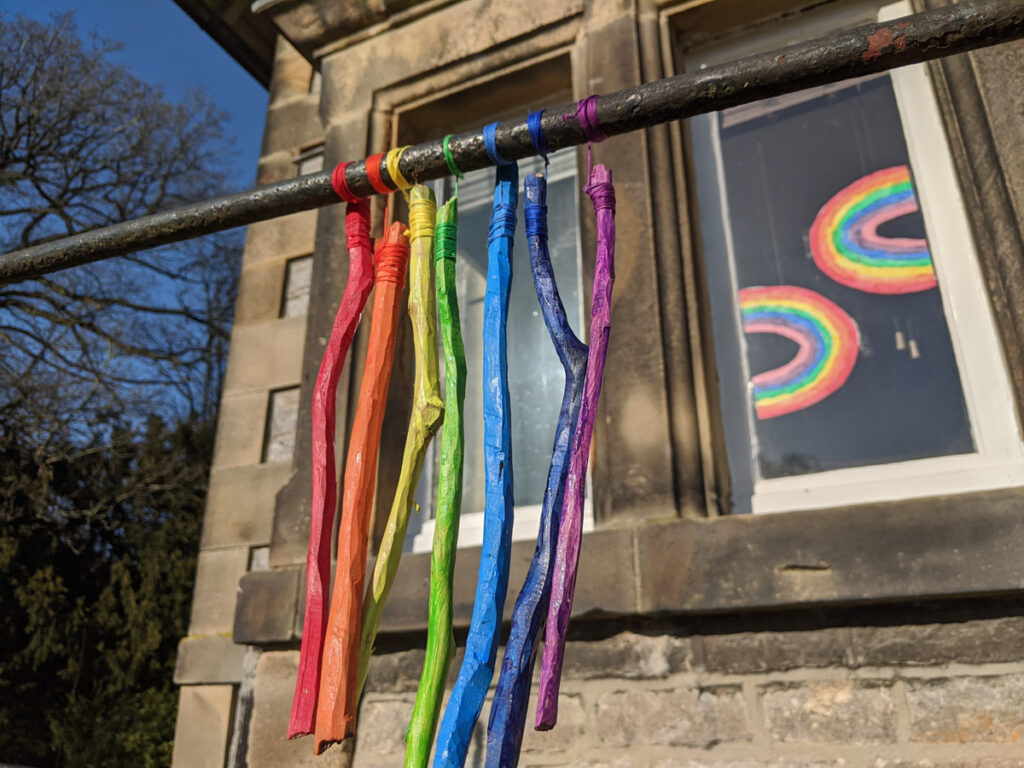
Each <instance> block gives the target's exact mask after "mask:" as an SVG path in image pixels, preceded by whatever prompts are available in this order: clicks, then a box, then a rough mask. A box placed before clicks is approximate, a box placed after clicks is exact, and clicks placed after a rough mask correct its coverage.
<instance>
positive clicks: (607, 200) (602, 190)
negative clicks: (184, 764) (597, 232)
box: [583, 166, 615, 213]
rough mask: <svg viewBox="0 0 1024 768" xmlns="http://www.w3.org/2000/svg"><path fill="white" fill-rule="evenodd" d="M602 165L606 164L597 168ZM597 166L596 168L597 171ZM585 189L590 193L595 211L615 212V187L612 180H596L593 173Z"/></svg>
mask: <svg viewBox="0 0 1024 768" xmlns="http://www.w3.org/2000/svg"><path fill="white" fill-rule="evenodd" d="M602 167H604V166H597V168H602ZM597 168H595V169H594V170H595V171H596V170H597ZM583 190H584V191H585V192H586V193H587V194H588V195H590V199H591V200H592V201H593V203H594V213H597V212H598V211H611V212H612V213H614V212H615V187H614V186H613V185H612V182H611V181H594V178H593V175H591V178H590V180H589V181H588V182H587V186H585V187H584V188H583Z"/></svg>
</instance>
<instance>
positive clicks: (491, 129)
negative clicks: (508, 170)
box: [484, 123, 513, 165]
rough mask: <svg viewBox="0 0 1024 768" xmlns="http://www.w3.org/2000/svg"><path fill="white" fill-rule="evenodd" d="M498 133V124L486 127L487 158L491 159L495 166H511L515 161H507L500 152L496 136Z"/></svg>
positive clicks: (485, 145)
mask: <svg viewBox="0 0 1024 768" xmlns="http://www.w3.org/2000/svg"><path fill="white" fill-rule="evenodd" d="M497 131H498V124H497V123H490V124H488V125H485V126H484V149H485V150H486V151H487V156H488V157H489V158H491V162H492V163H494V164H495V165H511V164H512V162H513V161H512V160H506V159H505V158H504V157H502V156H501V153H500V152H499V151H498V145H497V144H496V138H497V137H496V135H495V134H496V133H497Z"/></svg>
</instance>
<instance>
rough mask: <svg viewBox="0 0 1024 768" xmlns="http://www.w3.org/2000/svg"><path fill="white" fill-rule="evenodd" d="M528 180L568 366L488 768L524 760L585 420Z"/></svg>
mask: <svg viewBox="0 0 1024 768" xmlns="http://www.w3.org/2000/svg"><path fill="white" fill-rule="evenodd" d="M524 187H525V189H524V198H525V202H524V204H523V216H524V218H525V219H526V238H527V241H528V242H529V244H530V266H531V268H532V269H533V282H534V284H535V285H536V287H537V298H538V300H539V301H540V306H541V310H542V311H543V313H544V322H545V324H546V325H547V327H548V333H549V334H551V341H552V342H553V343H554V345H555V351H556V352H557V353H558V359H559V360H561V362H562V367H563V368H564V369H565V390H564V392H563V393H562V408H561V410H560V411H559V414H558V423H557V426H556V427H555V443H554V448H553V450H552V454H551V467H550V469H549V470H548V483H547V487H546V488H545V489H544V502H543V506H542V507H541V516H540V532H539V534H538V536H537V549H536V550H535V552H534V555H533V560H531V561H530V568H529V570H528V571H527V572H526V580H525V581H524V582H523V588H522V591H520V593H519V597H518V598H517V599H516V605H515V608H514V609H513V611H512V629H511V631H510V632H509V636H508V642H507V643H506V645H505V657H504V659H503V660H502V662H501V674H500V675H499V677H498V687H497V689H496V690H495V692H494V701H493V702H492V703H491V717H490V721H489V723H488V726H487V760H486V763H485V765H486V766H487V768H499V766H500V767H501V768H514V766H515V765H516V764H517V763H518V762H519V749H520V747H521V745H522V741H523V728H524V726H525V725H526V710H527V707H528V705H529V703H530V684H531V682H532V681H533V666H534V661H535V659H536V650H537V635H538V633H539V632H540V627H541V624H542V623H543V622H544V617H545V615H546V614H547V608H548V597H549V596H550V591H551V575H552V568H553V565H554V549H555V538H556V537H557V536H558V528H559V521H560V519H561V514H562V502H563V499H564V497H565V478H566V475H567V474H568V472H569V441H570V438H571V437H572V434H573V431H574V430H575V428H576V423H577V421H578V419H579V415H580V406H581V404H582V402H583V380H584V376H585V374H586V371H587V345H586V344H584V343H583V342H582V341H580V340H579V339H578V338H577V337H576V334H575V333H573V331H572V328H571V327H570V326H569V319H568V318H567V317H566V314H565V307H564V306H563V305H562V298H561V296H559V294H558V286H557V285H556V284H555V273H554V270H553V269H552V267H551V256H550V254H549V253H548V228H547V204H546V202H547V180H546V179H545V178H544V177H543V176H527V177H526V180H525V184H524Z"/></svg>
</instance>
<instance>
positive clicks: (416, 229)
mask: <svg viewBox="0 0 1024 768" xmlns="http://www.w3.org/2000/svg"><path fill="white" fill-rule="evenodd" d="M436 209H437V206H436V205H435V204H434V201H433V199H432V198H431V197H430V196H427V195H424V196H423V197H416V196H413V199H411V200H410V201H409V234H410V237H413V236H415V237H433V236H434V226H435V221H436V216H435V214H434V212H435V210H436Z"/></svg>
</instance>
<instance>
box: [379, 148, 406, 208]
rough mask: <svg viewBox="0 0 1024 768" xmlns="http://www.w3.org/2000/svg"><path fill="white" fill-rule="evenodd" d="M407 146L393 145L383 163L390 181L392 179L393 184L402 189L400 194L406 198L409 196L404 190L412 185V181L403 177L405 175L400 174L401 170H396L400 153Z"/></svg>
mask: <svg viewBox="0 0 1024 768" xmlns="http://www.w3.org/2000/svg"><path fill="white" fill-rule="evenodd" d="M408 148H409V147H407V146H405V147H395V148H394V149H392V150H390V151H389V152H388V154H387V157H385V158H384V165H385V166H386V167H387V169H388V176H390V177H391V181H393V182H394V184H395V186H396V187H398V189H400V190H401V191H402V194H403V195H404V196H405V198H406V199H407V200H408V199H409V196H408V195H407V194H406V193H405V190H407V189H408V188H409V187H411V186H412V182H410V181H409V180H408V179H407V178H405V176H403V175H402V172H401V171H400V170H398V161H399V160H401V159H402V153H403V152H405V150H407V149H408Z"/></svg>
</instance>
